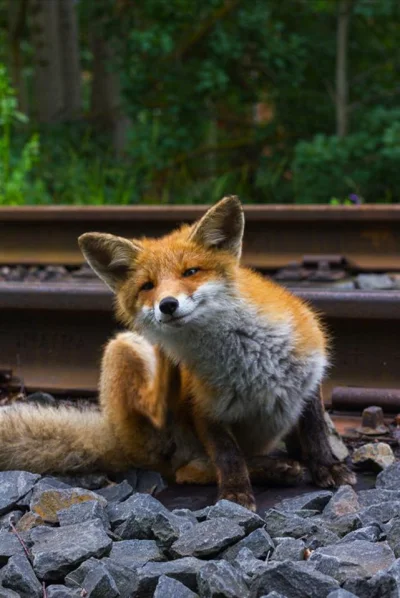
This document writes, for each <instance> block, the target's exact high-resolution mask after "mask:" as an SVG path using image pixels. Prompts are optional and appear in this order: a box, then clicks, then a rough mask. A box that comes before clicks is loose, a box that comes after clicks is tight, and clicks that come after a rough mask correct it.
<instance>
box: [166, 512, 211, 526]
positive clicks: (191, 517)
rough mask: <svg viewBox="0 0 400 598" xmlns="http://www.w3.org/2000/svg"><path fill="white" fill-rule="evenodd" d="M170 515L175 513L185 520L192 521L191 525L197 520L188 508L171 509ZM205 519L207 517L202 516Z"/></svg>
mask: <svg viewBox="0 0 400 598" xmlns="http://www.w3.org/2000/svg"><path fill="white" fill-rule="evenodd" d="M172 515H175V516H176V517H183V519H186V520H187V519H188V520H189V521H191V523H193V525H195V524H196V523H198V522H199V520H198V519H197V517H196V516H195V514H194V513H193V511H191V510H190V509H173V511H172ZM205 519H207V517H204V520H205ZM204 520H203V521H204Z"/></svg>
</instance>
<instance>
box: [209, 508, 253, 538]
mask: <svg viewBox="0 0 400 598" xmlns="http://www.w3.org/2000/svg"><path fill="white" fill-rule="evenodd" d="M219 517H225V518H227V519H231V520H232V521H234V522H235V523H237V524H238V525H241V526H242V527H243V529H244V531H245V532H246V534H248V533H250V532H252V531H254V530H255V529H257V528H259V527H262V526H263V525H264V521H263V520H262V519H261V517H259V515H257V514H256V513H253V512H252V511H249V510H248V509H245V508H244V507H242V506H241V505H238V504H236V503H234V502H231V501H230V500H219V501H218V502H217V503H216V504H215V505H214V506H212V507H211V508H210V509H209V511H208V514H207V519H216V518H219Z"/></svg>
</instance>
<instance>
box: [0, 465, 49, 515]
mask: <svg viewBox="0 0 400 598" xmlns="http://www.w3.org/2000/svg"><path fill="white" fill-rule="evenodd" d="M39 479H40V475H37V474H35V473H28V472H27V471H0V515H3V514H4V513H7V511H11V510H12V509H13V507H14V506H15V505H16V504H17V502H18V501H19V500H20V499H21V498H23V497H24V496H25V495H26V494H28V492H29V491H30V490H32V488H33V486H34V485H35V484H36V482H37V481H38V480H39Z"/></svg>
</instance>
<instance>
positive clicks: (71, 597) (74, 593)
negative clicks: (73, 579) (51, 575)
mask: <svg viewBox="0 0 400 598" xmlns="http://www.w3.org/2000/svg"><path fill="white" fill-rule="evenodd" d="M46 591H47V598H80V597H81V596H82V594H81V591H80V590H72V589H71V588H67V587H66V586H62V585H52V586H48V587H47V588H46Z"/></svg>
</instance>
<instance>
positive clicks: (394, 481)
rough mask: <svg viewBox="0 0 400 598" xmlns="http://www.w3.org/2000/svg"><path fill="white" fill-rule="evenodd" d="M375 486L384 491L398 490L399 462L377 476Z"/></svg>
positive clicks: (399, 479) (399, 486) (399, 483)
mask: <svg viewBox="0 0 400 598" xmlns="http://www.w3.org/2000/svg"><path fill="white" fill-rule="evenodd" d="M375 485H376V487H377V488H382V489H384V490H399V488H400V461H396V463H393V465H389V467H387V468H386V469H384V470H383V471H381V473H380V474H379V475H378V476H377V478H376V482H375Z"/></svg>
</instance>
